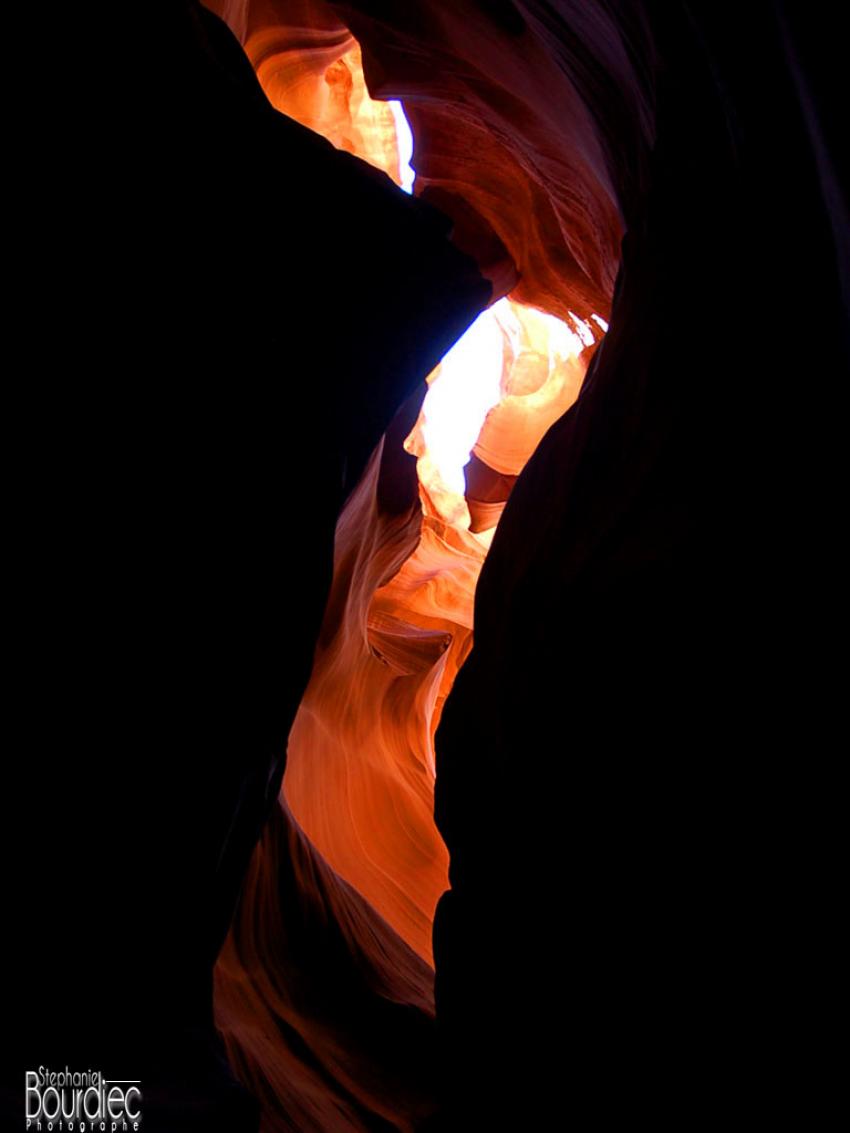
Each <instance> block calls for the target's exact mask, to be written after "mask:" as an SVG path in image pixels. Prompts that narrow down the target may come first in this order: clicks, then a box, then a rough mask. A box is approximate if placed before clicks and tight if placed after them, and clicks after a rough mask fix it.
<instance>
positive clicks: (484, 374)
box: [422, 299, 512, 495]
mask: <svg viewBox="0 0 850 1133" xmlns="http://www.w3.org/2000/svg"><path fill="white" fill-rule="evenodd" d="M500 315H502V316H503V317H504V318H505V320H506V321H508V320H510V319H511V317H512V312H511V310H510V304H509V302H508V300H507V299H500V300H499V301H498V302H497V303H494V304H493V306H492V307H490V308H488V310H486V311H482V313H481V314H480V315H479V316H478V318H477V319H476V320H475V322H474V323H473V324H472V326H471V327H470V328H469V330H467V332H466V333H465V334H464V335H463V337H462V338H459V339H458V341H457V342H456V343H455V344H454V346H453V347H452V348H451V350H450V351H449V352H448V354H446V356H445V357H444V358H443V361H442V362H441V363H440V372H439V374H438V375H437V377H436V378H435V379H434V381H433V382H432V383H431V386H430V388H429V390H428V394H427V396H426V398H425V404H424V406H423V410H424V418H425V420H424V422H423V427H422V431H423V434H424V437H425V444H426V446H427V448H428V453H429V455H430V456H431V459H432V460H433V461H434V464H435V465H436V466H437V468H438V469H439V470H440V476H441V478H442V480H443V483H444V484H445V485H446V487H447V488H450V489H451V490H452V491H454V492H457V493H458V495H463V493H464V490H465V482H464V477H463V469H464V466H465V465H466V464H467V463H468V462H469V454H470V452H472V448H473V446H474V444H475V442H476V441H477V440H478V434H479V433H480V432H481V426H482V425H483V423H484V418H485V417H486V416H487V414H488V412H489V411H490V410H491V409H492V408H493V406H494V405H495V404H496V403H497V402H498V401H499V399H500V397H501V385H500V382H501V377H502V362H503V348H504V332H503V330H502V327H501V325H500V318H499V316H500Z"/></svg>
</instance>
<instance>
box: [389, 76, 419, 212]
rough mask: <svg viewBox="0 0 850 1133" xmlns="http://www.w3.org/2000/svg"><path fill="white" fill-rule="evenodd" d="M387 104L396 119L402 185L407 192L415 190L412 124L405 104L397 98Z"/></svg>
mask: <svg viewBox="0 0 850 1133" xmlns="http://www.w3.org/2000/svg"><path fill="white" fill-rule="evenodd" d="M387 105H388V106H389V108H390V110H392V112H393V119H394V121H395V138H396V145H397V146H398V171H399V176H400V177H401V187H402V189H404V191H405V193H412V192H413V179H414V178H415V176H416V172H415V170H414V168H413V166H412V165H411V164H410V162H411V160H412V159H413V134H412V133H411V130H410V124H409V123H408V121H407V118H406V117H405V113H404V106H403V105H402V104H401V103H400V102H399V101H398V99H397V98H391V99H389V100H388V103H387Z"/></svg>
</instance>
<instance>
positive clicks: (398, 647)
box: [217, 11, 607, 1128]
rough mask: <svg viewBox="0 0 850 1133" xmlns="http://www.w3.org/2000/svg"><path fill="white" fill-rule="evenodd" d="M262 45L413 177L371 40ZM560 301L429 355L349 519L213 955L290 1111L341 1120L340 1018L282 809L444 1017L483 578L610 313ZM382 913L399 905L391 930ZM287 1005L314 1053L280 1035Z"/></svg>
mask: <svg viewBox="0 0 850 1133" xmlns="http://www.w3.org/2000/svg"><path fill="white" fill-rule="evenodd" d="M283 15H284V13H283V12H282V11H281V13H280V14H279V17H281V18H282V16H283ZM290 18H292V17H291V15H290ZM314 18H315V17H314ZM311 32H312V33H313V35H314V36H315V38H316V44H315V45H313V46H312V49H310V50H308V49H307V46H306V42H305V37H306V41H309V40H310V33H311ZM246 50H247V52H248V55H249V58H251V59H252V62H253V64H254V66H255V69H256V72H257V76H258V78H259V79H260V81H261V83H262V85H263V88H264V90H265V93H266V94H267V96H268V97H269V99H270V100H271V102H272V103H273V105H274V106H275V108H276V109H277V110H280V111H281V112H283V113H285V114H287V115H289V116H290V117H293V118H295V119H297V120H298V121H300V122H301V123H302V124H303V125H306V126H308V127H310V128H311V129H314V130H316V131H317V132H318V133H321V134H322V135H323V136H325V137H326V138H327V139H328V140H329V141H331V142H332V143H333V144H334V145H336V146H337V147H339V148H342V149H344V150H346V151H348V152H351V153H354V154H356V155H357V156H358V157H361V158H363V159H365V160H366V161H368V162H369V163H370V164H372V165H374V166H375V167H376V168H378V169H382V170H383V171H384V172H385V173H387V174H388V175H389V176H390V177H391V178H392V179H393V180H394V181H395V182H396V184H398V185H399V186H400V187H402V188H403V189H404V190H405V191H407V192H410V191H415V187H416V182H415V178H416V172H415V170H414V168H413V167H412V166H411V163H410V162H411V157H413V158H414V164H415V163H416V156H415V150H414V143H413V137H412V134H411V130H410V126H409V124H408V121H407V118H406V115H405V108H404V105H403V103H402V102H400V101H398V100H387V101H379V100H375V99H372V98H371V97H370V95H369V93H368V90H367V89H366V83H365V79H364V74H363V63H362V54H361V49H360V46H359V45H358V44H357V43H356V41H353V40H352V38H351V36H350V35H348V34H346V33H345V31H344V29H343V30H341V31H340V32H339V34H338V35H337V36H335V37H334V36H330V35H329V34H328V31H327V29H325V30H324V34H323V35H319V29H315V28H314V29H305V28H304V27H297V28H296V27H292V26H287V25H285V24H281V23H278V24H276V25H275V26H273V27H271V28H268V29H265V32H264V33H263V34H255V35H254V36H253V37H251V36H249V37H248V40H247V42H246ZM421 163H422V164H423V165H425V164H426V159H425V158H422V159H421ZM343 262H345V261H344V254H343ZM345 279H346V284H347V286H355V287H356V285H357V265H356V263H350V262H349V263H345ZM564 314H565V316H566V318H559V317H558V316H557V315H554V314H550V313H547V312H546V311H544V310H541V309H540V308H539V307H534V306H529V305H528V304H527V303H523V302H520V301H518V300H515V299H513V298H512V297H510V296H509V297H506V298H502V299H499V300H497V301H496V302H495V303H493V304H492V306H491V307H489V308H488V310H486V311H485V312H483V313H482V314H481V315H480V316H479V317H478V319H477V320H476V321H475V323H474V324H473V325H472V326H471V327H470V328H469V330H468V331H467V332H466V333H465V334H464V335H463V336H462V337H461V338H460V340H459V341H458V342H457V343H456V344H455V346H454V347H452V349H451V350H450V351H449V353H448V354H447V355H446V356H445V357H444V358H443V359H442V361H441V362H440V364H439V365H438V366H437V368H436V369H435V370H434V371H433V372H432V373H431V375H430V376H429V378H428V388H427V392H426V390H425V389H423V390H422V391H421V393H419V394H418V395H414V397H413V398H411V400H410V401H409V403H408V404H407V405H405V406H404V407H403V410H402V411H401V412H400V414H399V416H398V419H397V421H395V422H394V423H393V425H392V427H391V428H390V430H389V431H388V433H387V434H386V436H385V437H384V438H383V440H382V442H381V444H380V446H379V448H378V450H377V451H376V452H375V453H374V454H373V456H372V458H371V460H370V462H369V465H368V467H367V469H366V471H365V473H364V475H363V477H362V479H361V481H360V483H359V484H358V485H357V486H356V487H355V489H354V490H353V492H352V493H351V495H350V497H349V499H348V501H347V502H346V504H345V507H344V509H343V512H342V515H341V517H340V520H339V523H338V525H337V530H336V538H335V552H334V577H333V582H332V586H331V594H330V597H329V600H328V606H327V610H326V614H325V619H324V623H323V626H322V630H321V633H320V636H319V642H318V646H317V650H316V655H315V658H314V664H313V671H312V675H311V678H310V682H309V685H308V687H307V690H306V692H305V694H304V697H303V699H302V702H301V705H300V708H299V710H298V713H297V716H296V718H295V722H294V724H293V727H292V731H291V733H290V736H289V743H288V750H287V763H286V774H285V778H284V783H283V791H282V795H281V807H282V813H281V815H276V816H275V817H274V818H273V821H272V826H271V829H270V831H269V833H268V834H267V836H266V838H265V839H264V841H263V843H262V846H261V848H260V849H259V850H258V852H257V853H256V854H255V860H254V863H253V866H252V871H251V874H250V876H249V879H248V882H247V884H246V885H245V887H244V888H243V892H242V897H241V906H240V914H239V919H238V920H237V922H236V925H235V926H234V930H233V932H232V934H231V938H230V939H229V941H228V944H227V945H226V948H225V952H224V954H223V956H222V959H221V960H220V962H219V966H218V972H217V1004H218V1023H219V1026H220V1028H221V1030H222V1032H223V1034H224V1035H225V1037H226V1039H227V1042H228V1048H229V1051H230V1055H231V1058H232V1060H233V1062H234V1065H236V1066H237V1067H241V1068H242V1072H243V1074H244V1076H245V1081H246V1083H247V1084H248V1085H249V1086H250V1087H251V1089H252V1090H253V1091H255V1092H258V1091H259V1092H261V1093H263V1094H264V1096H265V1098H266V1100H267V1104H268V1106H269V1109H270V1111H271V1112H272V1113H274V1112H279V1113H280V1115H281V1119H283V1113H284V1112H286V1113H291V1111H292V1110H293V1109H295V1110H297V1111H300V1112H301V1113H302V1117H301V1120H302V1121H303V1122H305V1124H304V1125H303V1126H299V1128H302V1127H303V1128H307V1127H311V1126H310V1125H309V1123H315V1127H316V1128H324V1127H325V1125H324V1124H323V1122H325V1121H327V1120H328V1118H327V1116H326V1115H325V1116H323V1111H322V1105H320V1104H319V1103H316V1104H317V1105H318V1107H319V1108H318V1110H317V1112H311V1111H310V1109H309V1106H308V1105H306V1102H305V1098H309V1097H310V1096H311V1093H312V1095H313V1096H315V1097H318V1098H321V1097H322V1095H323V1088H322V1085H321V1082H320V1080H315V1075H316V1074H317V1067H316V1065H315V1063H317V1064H318V1065H325V1060H326V1059H328V1058H329V1053H328V1050H327V1036H326V1035H325V1036H321V1035H318V1036H317V1035H316V1034H315V1033H314V1032H313V1031H312V1029H311V1028H310V1026H309V1024H308V1023H307V1022H306V1021H305V1019H304V1017H303V1015H302V1013H301V1012H300V1010H299V1006H298V1005H297V1004H296V1003H294V1002H292V1001H291V1000H290V994H289V991H288V989H287V988H286V987H285V985H286V982H287V978H288V977H287V971H286V967H285V965H284V963H283V962H282V960H281V959H280V956H279V954H278V951H277V947H278V945H279V941H276V940H275V939H274V934H275V933H282V934H283V935H286V932H287V927H286V925H285V924H283V926H282V922H281V913H280V910H279V909H275V910H274V915H273V916H271V919H270V920H267V918H269V917H270V909H271V907H272V905H271V903H277V901H276V898H275V897H274V896H273V895H272V894H273V893H274V885H275V880H276V878H277V876H278V869H279V865H278V863H276V861H275V857H274V855H275V854H276V853H279V852H281V851H280V846H281V837H282V835H281V834H280V833H278V832H277V828H278V826H282V827H283V828H284V829H287V828H288V829H289V833H288V834H287V835H286V840H285V842H284V850H283V853H284V855H285V856H287V857H288V856H290V854H291V848H292V847H293V846H295V847H297V852H296V853H295V854H294V855H292V856H293V857H294V859H295V861H296V863H298V862H299V861H302V859H303V860H306V861H309V862H310V866H309V868H310V870H315V871H316V872H317V873H318V874H319V875H321V876H324V877H326V879H327V882H326V883H327V884H328V886H329V887H330V888H331V889H332V891H333V894H334V900H333V902H332V903H331V910H332V911H331V915H332V916H333V917H335V918H337V919H343V920H345V921H348V922H349V932H351V933H352V936H353V939H354V940H355V941H356V942H357V944H358V946H359V947H360V948H362V950H363V953H364V956H365V961H364V962H365V963H367V964H371V965H374V964H375V963H376V961H375V958H374V956H372V955H371V951H372V949H370V947H369V944H368V941H364V939H363V937H364V936H365V935H366V934H367V933H374V932H376V931H379V932H380V933H381V934H382V935H383V937H384V943H383V946H382V947H383V948H384V949H385V950H387V951H388V952H389V953H390V954H391V955H394V954H395V955H404V946H407V947H408V948H409V949H411V950H412V952H413V953H414V954H415V956H416V957H418V958H419V959H420V960H421V961H424V966H422V965H420V964H419V963H418V962H417V961H415V960H413V959H412V958H409V959H407V961H406V963H405V964H402V965H400V968H401V971H402V972H404V973H405V976H404V978H401V977H399V976H396V979H395V982H396V984H397V985H398V986H396V987H395V988H394V994H395V996H396V997H397V998H401V999H402V1000H404V999H407V1000H408V1002H409V1003H410V1004H414V1005H415V1006H416V1007H417V1009H418V1010H421V1011H423V1012H424V1013H425V1015H426V1016H428V1017H430V1016H431V1015H432V1014H433V989H432V981H433V975H432V974H431V973H430V972H429V968H430V967H431V966H432V965H433V950H432V929H433V917H434V911H435V908H436V905H437V901H438V900H439V898H440V896H441V895H442V894H443V892H444V891H445V890H446V889H447V888H448V885H449V879H448V853H447V851H446V847H445V844H444V842H443V840H442V838H441V836H440V834H439V832H438V831H437V828H436V825H435V822H434V778H435V759H434V734H435V732H436V729H437V727H438V725H439V721H440V716H441V713H442V707H443V704H444V703H445V700H446V698H447V696H448V694H449V692H450V690H451V687H452V685H453V683H454V680H455V677H456V674H457V672H458V669H459V668H460V666H461V665H462V664H463V662H464V660H465V658H466V656H467V655H468V653H469V650H470V648H471V647H472V623H473V605H474V595H475V586H476V583H477V579H478V575H479V573H480V570H481V566H482V564H483V562H484V559H485V557H486V554H487V550H488V548H489V546H490V543H491V542H492V538H493V535H494V533H495V530H496V527H497V524H498V521H499V517H500V515H501V513H502V511H503V509H504V506H505V503H506V501H507V499H508V496H509V494H510V491H511V488H512V486H513V484H514V483H515V481H516V479H517V477H518V475H519V474H520V472H521V471H522V469H523V467H524V466H525V463H526V461H527V460H528V458H529V456H530V455H531V453H532V452H533V451H534V449H535V448H536V447H537V444H538V443H539V441H540V440H541V438H542V437H543V435H544V434H545V432H546V431H547V430H548V428H549V427H550V426H551V425H552V424H553V423H554V422H555V421H556V420H557V419H558V418H559V417H560V416H561V415H562V414H563V413H564V412H565V411H566V410H567V409H568V408H569V407H570V406H571V405H572V404H573V402H574V401H575V399H576V397H577V396H578V393H579V390H580V388H581V383H582V379H583V376H584V373H585V371H586V369H587V366H588V364H589V361H590V359H591V358H592V356H593V353H594V351H595V349H596V347H597V345H598V342H599V341H600V339H601V336H602V335H603V333H604V331H605V330H606V329H607V324H606V323H605V321H604V319H603V318H602V317H601V315H599V314H597V313H596V312H593V313H592V314H591V317H590V318H589V319H582V318H580V317H579V316H578V315H577V314H576V313H574V312H573V311H567V312H564ZM333 332H334V328H333V326H332V325H329V327H328V333H329V334H333ZM423 395H424V400H423ZM420 403H421V408H420V407H419V406H420ZM336 879H341V881H342V882H345V883H347V885H349V886H351V887H352V889H353V890H354V891H355V892H356V895H357V899H356V900H354V899H353V895H351V896H349V891H348V889H347V887H346V886H341V885H340V884H339V881H337V880H336ZM297 884H302V885H305V886H306V884H307V879H306V878H305V877H303V876H297V879H296V885H297ZM360 899H362V900H360ZM349 906H350V907H349ZM376 916H377V917H379V918H380V919H381V921H383V922H386V924H385V926H383V927H381V928H380V929H378V928H376V927H375V925H376V924H378V923H379V922H377V921H376V920H375V918H376ZM352 926H355V927H352ZM394 934H397V936H398V938H399V939H398V940H396V939H395V936H394ZM402 942H403V943H402ZM379 967H380V965H379ZM406 968H409V969H410V971H406V970H405V969H406ZM385 975H386V974H385V973H384V976H385ZM258 1019H265V1020H266V1028H265V1033H266V1039H265V1041H263V1042H260V1043H257V1042H256V1041H252V1039H251V1033H252V1032H255V1030H256V1024H257V1020H258ZM281 1020H286V1021H287V1022H288V1024H289V1025H290V1026H291V1027H292V1028H293V1029H294V1030H295V1031H296V1032H298V1033H299V1037H300V1039H301V1040H302V1041H303V1042H304V1043H305V1044H306V1046H307V1047H308V1048H309V1049H310V1050H311V1054H312V1059H313V1060H315V1063H313V1064H311V1063H312V1060H311V1059H307V1058H305V1057H304V1054H303V1052H298V1051H293V1049H292V1044H291V1043H288V1042H287V1041H286V1040H283V1041H281V1040H279V1039H278V1040H275V1041H271V1040H270V1039H269V1038H268V1036H269V1035H270V1034H272V1033H274V1030H276V1028H277V1026H279V1024H280V1021H281ZM352 1045H353V1044H352ZM348 1057H351V1056H350V1055H349V1056H348ZM331 1062H332V1066H333V1074H334V1075H335V1076H337V1077H341V1078H342V1080H343V1081H345V1082H346V1090H345V1091H343V1093H344V1094H345V1093H346V1091H351V1093H352V1094H353V1095H354V1099H348V1104H349V1106H350V1107H351V1109H350V1111H349V1112H348V1115H347V1117H346V1120H347V1121H350V1122H351V1125H352V1127H357V1123H358V1121H359V1120H362V1118H361V1117H358V1116H357V1115H358V1106H365V1107H369V1106H378V1107H379V1108H380V1106H381V1104H382V1103H381V1101H380V1099H379V1098H378V1097H375V1096H371V1095H369V1094H368V1093H367V1095H366V1096H365V1097H364V1096H362V1095H361V1094H360V1089H359V1088H358V1087H357V1086H356V1085H355V1084H354V1083H353V1081H351V1080H349V1079H355V1080H356V1075H353V1074H351V1072H350V1071H347V1070H345V1069H341V1066H342V1067H344V1066H345V1064H346V1062H347V1058H346V1057H343V1056H341V1055H340V1056H339V1057H337V1058H333V1057H331ZM326 1072H327V1067H326ZM320 1078H321V1074H320V1075H319V1079H320ZM305 1079H306V1080H307V1081H310V1080H311V1079H313V1083H312V1090H311V1089H308V1088H306V1087H305ZM322 1104H324V1105H327V1100H325V1101H324V1102H323V1103H322ZM383 1104H386V1099H384V1102H383ZM407 1104H410V1103H409V1101H408V1103H407ZM419 1104H426V1103H423V1102H422V1101H421V1100H420V1102H419ZM305 1107H306V1108H305ZM390 1115H391V1111H390V1112H389V1113H388V1114H387V1116H390ZM270 1120H271V1119H270ZM270 1127H273V1122H272V1124H270Z"/></svg>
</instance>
